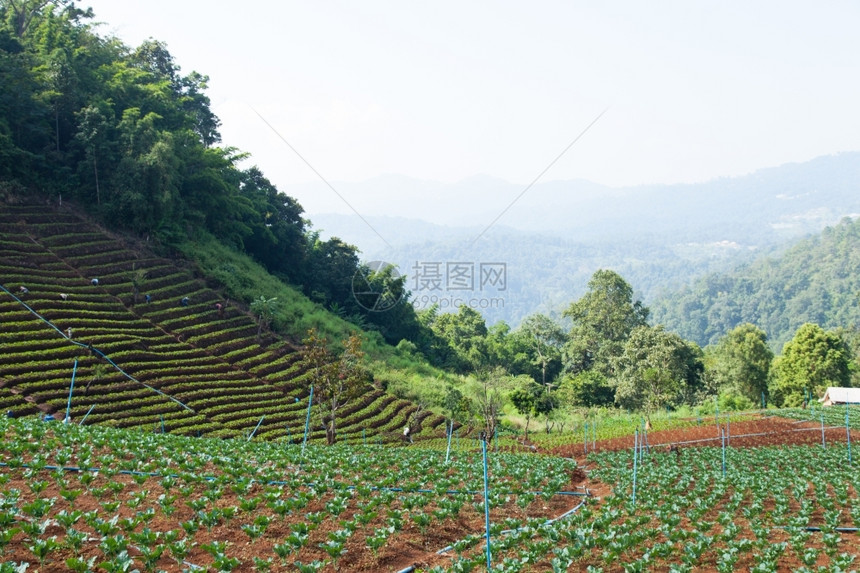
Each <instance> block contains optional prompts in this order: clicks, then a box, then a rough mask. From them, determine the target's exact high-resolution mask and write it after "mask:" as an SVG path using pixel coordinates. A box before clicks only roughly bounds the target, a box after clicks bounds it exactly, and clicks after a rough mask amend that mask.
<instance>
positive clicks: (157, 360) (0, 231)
mask: <svg viewBox="0 0 860 573" xmlns="http://www.w3.org/2000/svg"><path fill="white" fill-rule="evenodd" d="M142 277H145V279H143V280H141V278H142ZM93 279H98V280H97V282H94V281H93ZM0 285H2V287H3V289H0V322H2V328H0V408H3V410H2V411H13V412H14V413H15V415H18V416H20V415H35V414H39V415H42V414H53V415H56V416H57V417H63V416H64V415H65V409H66V405H67V400H68V394H69V385H70V382H71V379H72V374H73V370H74V372H75V380H76V382H75V392H74V394H73V397H72V401H71V417H72V420H73V421H75V422H79V421H81V420H82V419H84V417H86V423H87V424H90V423H93V424H104V425H112V426H117V427H145V428H152V429H153V430H154V431H159V432H160V431H162V428H163V429H164V430H165V431H167V432H170V433H179V434H184V435H206V436H213V437H241V436H246V435H249V434H250V433H251V432H252V431H253V430H254V429H255V428H256V427H257V424H258V423H259V422H260V419H261V418H263V417H265V418H264V419H263V422H262V424H261V425H260V427H259V429H257V432H256V434H255V435H256V436H258V437H260V438H262V439H279V438H285V437H293V438H297V437H298V436H299V435H300V434H301V432H302V430H303V428H304V421H305V413H306V408H307V399H308V390H309V388H308V386H307V384H306V383H305V381H304V378H305V375H306V373H305V372H304V371H303V370H302V369H301V368H300V366H299V364H298V359H299V353H298V350H299V349H298V347H297V346H296V345H295V344H294V343H292V342H290V341H288V340H283V339H279V338H277V337H276V336H274V335H272V334H266V335H265V336H263V337H261V338H260V339H259V340H258V338H257V326H256V323H255V321H254V319H253V317H252V316H251V315H250V314H249V313H248V312H247V310H246V309H244V308H241V307H240V305H237V304H235V303H232V302H228V301H226V300H225V299H224V297H223V296H222V295H220V294H219V293H218V292H216V291H215V290H213V289H212V288H209V287H208V286H207V285H206V283H205V282H204V281H203V280H202V279H200V278H198V277H195V275H194V274H193V272H192V270H191V269H189V268H188V264H187V263H186V262H184V261H173V260H168V259H165V258H163V257H158V256H154V255H152V254H151V253H149V252H147V250H146V249H145V248H144V247H141V246H140V245H138V244H133V243H132V242H130V241H129V240H127V239H125V238H122V237H117V236H114V235H111V234H109V233H107V232H106V231H104V230H103V229H100V228H98V227H97V226H96V225H94V224H93V223H91V222H89V221H87V220H85V219H83V218H82V217H80V216H78V215H77V214H76V213H74V212H73V211H71V210H69V209H67V208H62V207H57V206H50V207H46V206H45V205H35V204H30V205H26V204H24V205H22V204H16V205H8V204H7V205H2V208H1V209H0ZM22 287H23V288H25V289H26V292H25V291H24V290H22ZM147 295H148V298H149V300H147ZM185 297H187V299H188V304H187V306H185V305H182V304H181V300H182V299H183V298H185ZM219 303H220V304H222V305H224V308H222V309H218V308H217V307H216V304H219ZM75 364H77V367H76V369H75ZM414 411H415V406H414V405H412V404H411V403H409V402H406V401H403V400H399V399H396V398H394V397H392V396H390V395H387V394H385V393H384V392H382V391H380V390H378V389H376V388H374V387H372V386H368V389H367V394H366V396H365V397H364V398H363V399H362V400H360V401H358V402H356V403H355V404H353V405H352V406H351V407H350V408H347V409H345V411H344V413H343V419H342V420H340V421H339V424H338V425H339V429H340V430H339V438H340V439H346V440H347V441H350V440H351V441H356V440H362V439H364V438H365V437H367V436H381V437H383V438H384V439H386V440H391V439H396V438H397V436H398V434H399V432H398V430H399V429H400V428H402V427H403V425H404V423H405V420H406V418H407V416H409V415H410V414H412V412H414ZM422 423H423V424H422V425H423V426H424V428H425V429H430V428H431V427H436V426H439V427H441V425H442V420H441V418H438V419H437V418H436V417H434V416H432V415H428V414H424V415H423V416H422ZM312 430H313V431H312V432H311V435H310V438H309V439H311V440H315V439H324V437H325V433H324V431H323V429H322V428H312Z"/></svg>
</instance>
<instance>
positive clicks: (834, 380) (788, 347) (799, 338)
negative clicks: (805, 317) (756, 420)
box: [771, 323, 851, 406]
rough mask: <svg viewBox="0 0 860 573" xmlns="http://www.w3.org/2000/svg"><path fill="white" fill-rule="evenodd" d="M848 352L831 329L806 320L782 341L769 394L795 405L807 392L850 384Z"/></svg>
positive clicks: (815, 393)
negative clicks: (790, 336) (783, 344)
mask: <svg viewBox="0 0 860 573" xmlns="http://www.w3.org/2000/svg"><path fill="white" fill-rule="evenodd" d="M850 359H851V358H850V353H849V351H848V348H847V347H846V345H845V343H844V341H843V340H842V338H840V336H839V335H838V334H836V333H834V332H827V331H825V330H824V329H823V328H821V327H820V326H818V325H817V324H812V323H806V324H804V325H803V326H801V327H800V328H799V329H797V332H796V333H795V334H794V338H792V339H791V340H789V341H788V342H786V343H785V346H783V348H782V355H781V356H778V357H777V358H776V360H775V361H774V364H773V371H774V376H773V381H772V385H771V386H772V387H771V394H775V395H776V396H775V397H776V399H777V400H778V401H781V402H782V403H783V404H784V405H786V406H799V405H800V404H801V403H802V402H803V401H804V399H805V397H806V394H807V393H812V394H813V395H816V396H817V395H821V394H823V393H824V391H825V390H826V389H827V388H828V387H829V386H848V385H849V384H850V383H851V371H850V369H849V364H850Z"/></svg>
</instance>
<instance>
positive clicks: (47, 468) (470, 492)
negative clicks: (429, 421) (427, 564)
mask: <svg viewBox="0 0 860 573" xmlns="http://www.w3.org/2000/svg"><path fill="white" fill-rule="evenodd" d="M0 467H12V468H13V469H14V468H25V469H28V468H30V467H31V466H30V464H27V463H21V464H17V465H14V466H10V465H9V464H8V463H7V462H0ZM39 469H42V470H45V471H54V470H62V471H65V472H74V473H79V472H92V473H99V472H103V471H105V470H104V468H97V467H80V466H55V465H47V464H46V465H44V466H42V467H41V468H39ZM114 473H116V474H121V475H130V476H146V477H151V478H174V479H175V478H181V477H182V476H181V475H180V474H162V473H159V472H141V471H137V470H114ZM200 479H201V480H203V481H208V482H211V481H215V479H216V478H215V477H214V476H202V477H201V478H200ZM234 483H235V482H234ZM250 483H260V484H263V485H292V482H288V481H283V480H258V479H251V480H250ZM301 485H302V486H304V487H309V488H313V487H317V486H318V485H319V484H317V483H315V482H307V483H303V484H301ZM329 485H330V484H329ZM330 487H332V489H338V490H354V489H358V487H359V486H356V485H345V484H339V483H334V484H333V485H330ZM578 487H582V486H578ZM370 489H371V490H372V491H390V492H395V493H441V492H440V491H439V490H436V489H405V488H402V487H387V486H370ZM582 489H583V490H585V491H584V492H580V491H556V492H546V491H525V492H519V493H517V492H514V491H510V490H497V491H498V493H499V495H526V494H527V495H534V496H538V495H540V496H546V495H550V496H553V497H554V496H557V495H560V496H565V497H591V493H590V492H589V491H588V488H584V487H583V488H582ZM444 493H445V495H458V494H466V495H477V494H479V493H482V492H481V490H470V489H464V490H458V489H448V490H445V492H444Z"/></svg>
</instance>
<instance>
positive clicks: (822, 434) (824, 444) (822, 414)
mask: <svg viewBox="0 0 860 573" xmlns="http://www.w3.org/2000/svg"><path fill="white" fill-rule="evenodd" d="M821 447H822V448H823V449H825V450H826V449H827V442H825V441H824V409H822V410H821Z"/></svg>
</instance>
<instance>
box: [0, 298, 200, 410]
mask: <svg viewBox="0 0 860 573" xmlns="http://www.w3.org/2000/svg"><path fill="white" fill-rule="evenodd" d="M0 290H3V291H5V292H6V294H8V295H9V296H11V297H12V298H14V299H15V300H16V301H18V303H20V304H21V306H23V307H24V308H26V309H27V310H29V311H30V312H31V313H33V315H34V316H35V317H36V318H38V319H39V320H41V321H42V322H44V323H45V324H47V325H48V326H50V327H51V328H53V329H54V330H56V331H57V332H58V333H59V334H60V336H62V337H63V338H65V339H67V340H68V341H69V342H71V343H72V344H74V345H76V346H80V347H81V348H86V349H87V350H88V351H90V352H94V353H97V354H99V356H101V357H102V358H104V359H105V360H106V361H107V362H108V364H110V365H111V366H113V367H114V368H116V370H117V371H118V372H119V373H120V374H122V375H123V376H125V377H126V378H128V379H129V380H131V381H132V382H134V383H136V384H140V385H141V386H143V387H144V388H148V389H150V390H152V391H153V392H155V393H156V394H160V395H161V396H164V397H165V398H167V399H168V400H170V401H172V402H176V403H177V404H179V405H180V406H182V407H183V408H185V409H186V410H188V411H189V412H191V413H193V414H196V412H195V411H194V409H193V408H190V407H189V406H187V405H185V404H183V403H182V402H180V401H179V400H177V399H176V398H174V397H173V396H171V395H169V394H165V393H164V392H162V391H161V390H159V389H158V388H153V387H152V386H150V385H149V384H146V383H145V382H141V381H140V380H138V379H137V378H135V377H134V376H132V375H131V374H129V373H128V372H126V371H125V370H123V369H122V368H120V367H119V365H117V363H116V362H114V361H113V360H111V359H110V358H109V357H108V356H107V355H106V354H105V353H104V352H102V351H101V350H99V349H98V348H94V347H92V346H89V345H87V344H84V343H82V342H78V341H77V340H72V339H71V338H69V337H68V336H66V334H65V333H64V332H63V331H62V330H60V329H59V328H57V327H56V326H55V325H54V324H53V323H52V322H51V321H50V320H48V319H47V318H45V317H44V316H42V315H41V314H39V313H38V312H36V311H35V310H33V309H32V308H30V307H29V306H28V305H27V303H25V302H24V301H23V300H21V299H20V298H18V297H17V296H15V295H14V294H12V293H11V292H9V289H7V288H6V287H5V286H3V285H2V284H0Z"/></svg>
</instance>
